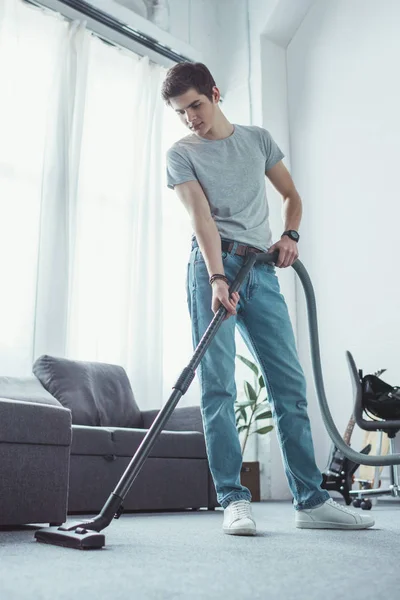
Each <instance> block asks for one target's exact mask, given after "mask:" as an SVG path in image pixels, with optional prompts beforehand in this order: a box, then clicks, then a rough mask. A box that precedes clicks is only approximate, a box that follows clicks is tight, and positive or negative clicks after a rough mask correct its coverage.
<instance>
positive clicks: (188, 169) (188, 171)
mask: <svg viewBox="0 0 400 600" xmlns="http://www.w3.org/2000/svg"><path fill="white" fill-rule="evenodd" d="M194 180H197V177H196V175H195V172H194V169H193V166H192V165H191V164H190V162H189V160H188V159H187V158H186V157H185V156H184V155H183V154H181V153H180V152H178V151H177V150H176V149H175V148H170V149H169V150H168V152H167V186H168V187H169V188H171V190H173V189H174V187H175V186H176V185H179V184H180V183H185V182H186V181H194Z"/></svg>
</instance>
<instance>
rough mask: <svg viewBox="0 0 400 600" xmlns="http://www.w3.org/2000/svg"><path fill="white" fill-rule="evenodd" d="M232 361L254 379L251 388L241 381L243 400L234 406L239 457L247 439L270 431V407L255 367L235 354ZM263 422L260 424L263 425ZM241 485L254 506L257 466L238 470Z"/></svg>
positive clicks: (247, 464)
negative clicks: (238, 435) (239, 447)
mask: <svg viewBox="0 0 400 600" xmlns="http://www.w3.org/2000/svg"><path fill="white" fill-rule="evenodd" d="M236 357H237V358H238V359H239V360H240V361H242V363H244V364H245V365H246V366H247V367H249V369H251V371H252V372H253V375H254V384H253V385H252V384H251V383H249V382H248V381H244V392H245V399H240V398H239V397H238V398H237V399H236V402H235V407H234V408H235V417H236V427H237V430H238V433H239V434H244V435H243V436H242V437H243V442H242V446H241V448H242V456H243V455H244V451H245V448H246V444H247V440H248V438H249V436H250V435H252V434H253V433H257V434H258V435H265V434H267V433H269V432H270V431H272V429H273V425H270V424H266V423H265V421H266V420H267V419H271V418H272V412H271V407H270V404H269V402H268V396H267V395H266V392H267V390H266V385H265V381H264V378H263V376H262V374H261V372H260V370H259V368H258V366H257V365H256V364H255V363H253V362H252V361H251V360H249V359H247V358H245V357H244V356H241V355H240V354H237V355H236ZM263 422H264V423H263ZM241 482H242V485H245V486H246V487H248V488H249V490H250V492H251V495H252V499H253V501H254V502H259V501H260V463H259V461H254V462H243V463H242V470H241Z"/></svg>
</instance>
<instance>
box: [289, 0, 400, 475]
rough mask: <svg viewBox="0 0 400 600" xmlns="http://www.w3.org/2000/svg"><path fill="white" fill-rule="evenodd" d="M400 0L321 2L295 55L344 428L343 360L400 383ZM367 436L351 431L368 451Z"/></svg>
mask: <svg viewBox="0 0 400 600" xmlns="http://www.w3.org/2000/svg"><path fill="white" fill-rule="evenodd" d="M399 23H400V3H399V2H397V1H396V0H381V1H380V2H379V3H377V2H375V1H374V0H352V1H351V2H348V1H345V0H336V1H335V2H325V1H323V0H318V1H317V2H316V3H315V4H314V6H313V7H312V9H311V10H310V11H309V13H308V14H307V16H306V18H305V20H304V21H303V23H302V25H301V27H300V28H299V30H298V31H297V33H296V35H295V37H294V38H293V40H292V41H291V43H290V44H289V47H288V51H287V70H288V94H289V120H290V137H291V165H292V172H293V176H294V178H295V181H296V182H297V183H298V186H299V188H300V190H301V193H302V197H303V202H304V217H303V223H302V227H301V233H302V245H301V249H302V251H301V258H302V260H303V262H304V264H305V266H306V267H307V269H308V271H309V273H310V275H311V278H312V281H313V284H314V287H315V292H316V297H317V303H318V311H319V330H320V341H321V354H322V361H323V372H324V376H325V384H326V385H325V387H326V392H327V397H328V400H329V403H330V406H331V410H332V414H333V417H334V420H335V422H336V424H337V426H338V428H339V431H341V433H343V432H344V430H345V428H346V425H347V422H348V420H349V418H350V414H351V411H352V401H353V399H352V393H351V385H350V379H349V374H348V370H347V365H346V362H345V356H344V353H345V351H346V350H347V349H348V350H350V351H351V352H352V353H353V354H354V358H355V360H356V363H357V364H358V366H359V367H362V368H363V369H364V372H374V371H376V370H378V369H380V368H386V369H387V373H385V375H384V376H383V378H385V377H386V380H387V381H388V382H389V383H392V384H398V383H399V382H400V360H399V349H398V348H399V346H398V340H399V333H400V313H399V308H398V307H399V293H398V292H399V287H400V283H399V265H398V262H397V261H398V255H399V241H398V236H397V224H398V221H399V219H400V203H399V199H398V181H397V179H398V177H397V173H398V161H399V157H400V141H399V140H400V119H399V111H398V107H399V106H400V83H399V78H398V76H397V73H398V70H399V69H398V63H399V56H400V37H399ZM297 320H298V334H299V344H300V355H301V359H302V363H303V365H306V370H307V379H308V383H309V389H310V394H309V397H310V405H311V414H312V424H313V433H314V440H315V445H316V451H317V457H318V461H319V464H320V466H325V459H326V457H327V454H328V450H329V447H330V440H329V439H328V438H327V435H326V433H325V431H324V429H323V425H322V420H321V417H320V415H319V413H318V411H317V410H314V408H315V407H316V399H315V394H314V390H313V384H312V376H311V366H310V361H309V348H308V335H307V322H306V316H305V308H304V302H303V298H302V294H299V305H298V315H297ZM362 438H363V432H361V431H359V430H358V431H357V430H356V431H355V432H354V437H353V440H352V444H353V447H354V448H355V449H357V450H359V449H360V447H361V443H362Z"/></svg>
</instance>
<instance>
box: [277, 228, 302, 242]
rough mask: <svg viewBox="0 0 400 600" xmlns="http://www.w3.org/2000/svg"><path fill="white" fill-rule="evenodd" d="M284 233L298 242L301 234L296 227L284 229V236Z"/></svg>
mask: <svg viewBox="0 0 400 600" xmlns="http://www.w3.org/2000/svg"><path fill="white" fill-rule="evenodd" d="M284 235H287V236H288V237H290V239H291V240H293V241H294V242H298V241H299V239H300V236H299V234H298V233H297V231H295V230H294V229H288V230H287V231H284V232H283V233H282V235H281V237H283V236H284Z"/></svg>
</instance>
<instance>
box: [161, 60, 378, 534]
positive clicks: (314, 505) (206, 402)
mask: <svg viewBox="0 0 400 600" xmlns="http://www.w3.org/2000/svg"><path fill="white" fill-rule="evenodd" d="M162 97H163V99H164V101H165V102H166V103H167V104H168V105H169V106H171V107H172V109H173V110H174V111H175V112H176V114H177V115H178V116H179V118H180V119H181V121H182V123H183V124H184V125H186V126H187V127H188V129H189V130H190V134H189V135H188V136H186V137H184V138H183V139H181V140H179V141H178V142H176V143H175V144H174V145H173V146H172V147H171V148H170V149H169V150H168V153H167V183H168V187H169V188H172V189H175V191H176V194H177V195H178V198H179V199H180V200H181V201H182V202H183V204H184V206H185V208H186V209H187V211H188V213H189V215H190V218H191V222H192V226H193V229H194V235H193V237H192V249H191V253H190V258H189V264H188V272H187V300H188V305H189V311H190V315H191V320H192V338H193V347H194V348H195V347H196V346H197V345H198V343H199V341H200V339H201V337H202V336H203V334H204V332H205V330H206V329H207V327H208V326H209V324H210V322H211V320H212V318H213V316H214V313H215V312H216V311H217V310H218V308H219V306H220V305H221V304H223V305H224V306H225V307H226V309H227V311H228V312H227V314H226V316H225V319H224V322H223V323H222V325H221V327H220V328H219V330H218V332H217V334H216V336H215V337H214V339H213V341H212V342H211V344H210V347H209V349H208V351H207V352H206V354H205V356H204V357H203V359H202V361H201V364H200V365H199V369H198V374H199V379H200V387H201V411H202V419H203V424H204V434H205V441H206V448H207V456H208V461H209V466H210V471H211V474H212V477H213V481H214V484H215V489H216V493H217V499H218V502H219V503H220V505H221V506H222V507H223V508H224V521H223V531H224V532H225V533H227V534H234V535H254V534H255V533H256V525H255V521H254V517H253V515H252V511H251V506H250V502H251V494H250V491H249V490H248V488H246V487H244V486H243V485H241V482H240V471H241V466H242V454H241V448H240V442H239V436H238V432H237V428H236V422H235V414H234V401H235V398H236V386H235V355H236V352H235V336H234V334H235V326H236V325H237V326H238V329H239V331H240V333H241V335H242V337H243V339H244V341H245V343H246V345H247V346H248V348H249V350H250V352H251V353H252V355H253V356H254V358H255V360H256V361H257V363H258V364H259V366H260V368H261V371H262V374H263V376H264V379H265V381H266V385H267V389H268V397H269V400H270V402H271V406H272V413H273V418H274V422H275V425H276V432H277V435H278V439H279V443H280V448H281V453H282V457H283V462H284V467H285V473H286V477H287V480H288V483H289V487H290V490H291V492H292V495H293V498H294V508H295V509H296V512H295V515H296V516H295V524H296V527H301V528H317V529H323V528H328V529H333V528H334V529H364V528H367V527H371V526H372V525H374V521H373V519H371V518H370V517H362V516H361V515H360V514H359V513H357V512H356V511H352V510H349V509H347V508H344V507H343V506H341V505H340V504H337V503H336V502H334V501H333V500H332V499H331V498H330V496H329V494H328V492H327V491H326V490H322V489H321V487H320V484H321V482H322V476H321V472H320V471H319V470H318V468H317V466H316V464H315V458H314V448H313V442H312V437H311V430H310V422H309V418H308V414H307V400H306V385H305V378H304V374H303V371H302V368H301V366H300V364H299V360H298V356H297V350H296V347H295V339H294V335H293V330H292V326H291V322H290V318H289V314H288V310H287V306H286V303H285V300H284V298H283V296H282V295H281V293H280V288H279V282H278V278H277V276H276V272H275V267H274V266H270V265H266V264H259V263H256V265H255V266H254V267H253V268H252V270H251V271H250V273H249V274H248V276H247V278H246V280H245V281H244V282H243V284H242V287H241V289H240V293H234V294H232V295H231V297H230V296H229V283H230V282H232V281H233V279H234V278H235V276H236V274H237V272H238V271H239V269H240V267H241V265H242V264H243V262H244V260H245V255H246V253H247V252H249V251H252V252H267V251H273V250H279V258H278V260H277V263H276V266H277V267H280V268H286V267H289V266H290V265H291V264H292V263H293V262H294V261H295V260H296V258H297V257H298V248H297V242H298V240H299V234H298V233H297V230H298V229H299V225H300V220H301V215H302V204H301V200H300V197H299V194H298V193H297V191H296V188H295V185H294V183H293V181H292V178H291V176H290V174H289V172H288V171H287V169H286V167H285V166H284V164H283V162H282V158H283V157H284V155H283V153H282V152H281V150H280V149H279V147H278V146H277V144H276V143H275V141H274V140H273V139H272V137H271V135H270V133H269V132H268V131H266V130H265V129H263V128H261V127H256V126H244V125H233V124H232V123H230V122H229V121H228V119H227V118H226V117H225V116H224V114H223V113H222V111H221V109H220V107H219V100H220V92H219V89H218V88H217V87H216V85H215V81H214V79H213V77H212V75H211V73H210V72H209V70H208V69H207V67H206V66H205V65H203V64H201V63H180V64H177V65H175V66H174V67H173V68H172V69H170V70H169V71H168V73H167V75H166V78H165V81H164V82H163V86H162ZM265 175H266V176H267V177H268V178H269V179H270V181H271V182H272V184H273V185H274V186H275V188H276V189H277V190H278V192H279V193H280V194H282V197H283V208H284V220H285V222H284V231H283V233H282V235H281V237H280V239H279V240H278V242H276V243H275V244H272V235H271V230H270V227H269V222H268V203H267V198H266V188H265Z"/></svg>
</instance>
